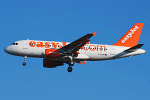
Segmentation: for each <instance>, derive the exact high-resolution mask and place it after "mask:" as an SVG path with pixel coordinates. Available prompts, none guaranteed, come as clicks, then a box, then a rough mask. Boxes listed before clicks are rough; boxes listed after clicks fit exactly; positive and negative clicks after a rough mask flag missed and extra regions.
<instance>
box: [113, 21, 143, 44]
mask: <svg viewBox="0 0 150 100" xmlns="http://www.w3.org/2000/svg"><path fill="white" fill-rule="evenodd" d="M143 25H144V23H135V24H134V25H133V26H132V28H131V29H130V30H129V31H128V32H127V33H126V34H125V35H124V36H123V37H122V38H121V39H120V40H119V41H118V42H117V43H115V44H113V45H115V46H124V47H133V46H135V45H137V44H138V41H139V38H140V35H141V31H142V28H143Z"/></svg>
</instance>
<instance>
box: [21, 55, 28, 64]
mask: <svg viewBox="0 0 150 100" xmlns="http://www.w3.org/2000/svg"><path fill="white" fill-rule="evenodd" d="M26 60H27V56H24V62H23V63H22V65H23V66H25V65H26Z"/></svg>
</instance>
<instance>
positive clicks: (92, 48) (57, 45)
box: [29, 41, 107, 52]
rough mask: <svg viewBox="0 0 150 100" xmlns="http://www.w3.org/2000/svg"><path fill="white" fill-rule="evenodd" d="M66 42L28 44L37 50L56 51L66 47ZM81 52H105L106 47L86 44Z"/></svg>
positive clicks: (31, 42)
mask: <svg viewBox="0 0 150 100" xmlns="http://www.w3.org/2000/svg"><path fill="white" fill-rule="evenodd" d="M67 44H69V43H67V42H40V41H39V42H35V41H30V42H29V46H30V47H38V48H54V49H58V48H61V47H63V46H66V45H67ZM80 49H81V50H85V51H87V50H90V51H104V52H106V50H107V49H106V46H102V45H92V44H91V45H90V44H87V45H85V46H83V47H81V48H80Z"/></svg>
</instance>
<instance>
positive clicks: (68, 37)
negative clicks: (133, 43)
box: [0, 0, 150, 100]
mask: <svg viewBox="0 0 150 100" xmlns="http://www.w3.org/2000/svg"><path fill="white" fill-rule="evenodd" d="M149 4H150V1H149V0H0V41H1V44H0V100H10V99H11V100H50V99H51V100H150V61H149V58H150V53H149V51H150V39H149V37H150V34H149V32H150V28H149V27H150V13H149V12H150V7H149ZM135 23H144V26H143V30H142V33H141V37H140V40H139V43H144V44H145V45H144V46H143V47H142V49H145V50H146V53H145V54H142V55H137V56H134V57H127V58H121V59H116V60H107V61H95V62H91V61H89V62H87V63H86V65H80V64H75V65H74V66H73V72H71V73H68V72H67V68H68V65H67V64H65V65H64V66H60V67H57V68H53V69H47V68H44V67H43V59H42V58H29V57H28V59H27V65H26V66H22V62H23V61H24V59H23V57H17V56H12V55H9V54H6V53H5V52H4V48H5V47H6V46H8V45H10V44H11V43H13V42H15V41H18V40H26V39H28V38H29V39H31V40H46V41H63V42H72V41H74V40H76V39H78V38H80V37H82V36H84V35H85V34H87V33H92V32H96V31H97V35H96V36H94V37H92V38H91V41H90V42H91V43H96V44H110V45H111V44H114V43H115V42H117V41H118V40H119V39H120V38H121V37H122V36H123V35H124V34H125V33H126V32H127V31H128V30H129V29H130V28H131V27H132V26H133V25H134V24H135Z"/></svg>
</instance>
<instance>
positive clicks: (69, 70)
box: [67, 56, 74, 72]
mask: <svg viewBox="0 0 150 100" xmlns="http://www.w3.org/2000/svg"><path fill="white" fill-rule="evenodd" d="M69 58H70V62H69V63H68V65H69V67H68V69H67V70H68V72H72V67H70V66H73V65H74V62H73V60H72V56H69Z"/></svg>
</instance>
